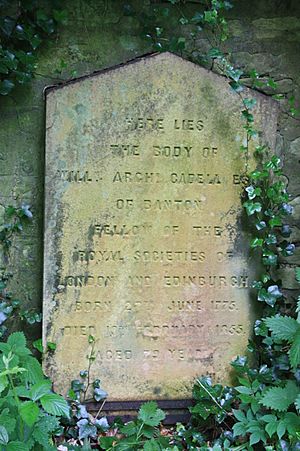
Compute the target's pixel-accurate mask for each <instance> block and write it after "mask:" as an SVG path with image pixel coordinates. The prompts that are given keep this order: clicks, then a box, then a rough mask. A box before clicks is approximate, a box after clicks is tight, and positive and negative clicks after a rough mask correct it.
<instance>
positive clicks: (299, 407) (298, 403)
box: [295, 393, 300, 411]
mask: <svg viewBox="0 0 300 451" xmlns="http://www.w3.org/2000/svg"><path fill="white" fill-rule="evenodd" d="M295 406H296V409H297V410H299V411H300V393H299V395H298V396H297V398H296V400H295Z"/></svg>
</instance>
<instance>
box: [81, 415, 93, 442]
mask: <svg viewBox="0 0 300 451" xmlns="http://www.w3.org/2000/svg"><path fill="white" fill-rule="evenodd" d="M77 426H78V431H79V439H80V440H82V439H83V438H87V437H96V435H97V428H96V426H95V425H94V424H91V423H90V422H89V420H87V419H86V418H82V419H81V420H79V421H78V422H77Z"/></svg>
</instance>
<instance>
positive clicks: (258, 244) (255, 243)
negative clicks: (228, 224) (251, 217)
mask: <svg viewBox="0 0 300 451" xmlns="http://www.w3.org/2000/svg"><path fill="white" fill-rule="evenodd" d="M263 243H264V240H263V238H257V237H256V238H253V239H252V240H251V243H250V246H251V247H252V248H256V247H261V246H262V245H263Z"/></svg>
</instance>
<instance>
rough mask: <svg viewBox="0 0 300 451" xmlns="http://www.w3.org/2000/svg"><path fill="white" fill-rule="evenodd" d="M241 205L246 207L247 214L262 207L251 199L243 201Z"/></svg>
mask: <svg viewBox="0 0 300 451" xmlns="http://www.w3.org/2000/svg"><path fill="white" fill-rule="evenodd" d="M243 207H244V208H245V209H246V212H247V215H248V216H251V215H253V214H254V213H255V212H258V213H259V212H260V211H261V208H262V207H261V203H260V202H251V201H247V202H244V203H243Z"/></svg>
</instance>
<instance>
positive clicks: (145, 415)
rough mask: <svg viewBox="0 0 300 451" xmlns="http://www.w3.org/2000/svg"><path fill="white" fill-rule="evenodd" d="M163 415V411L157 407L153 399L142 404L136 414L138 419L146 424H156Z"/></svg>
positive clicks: (162, 418)
mask: <svg viewBox="0 0 300 451" xmlns="http://www.w3.org/2000/svg"><path fill="white" fill-rule="evenodd" d="M165 417H166V415H165V413H164V412H163V411H162V410H161V409H159V408H158V407H157V403H156V402H155V401H149V402H146V403H145V404H143V405H142V406H141V408H140V410H139V414H138V418H139V420H141V421H142V422H143V423H145V424H147V425H148V426H158V425H159V423H160V422H161V421H162V420H164V419H165Z"/></svg>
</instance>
